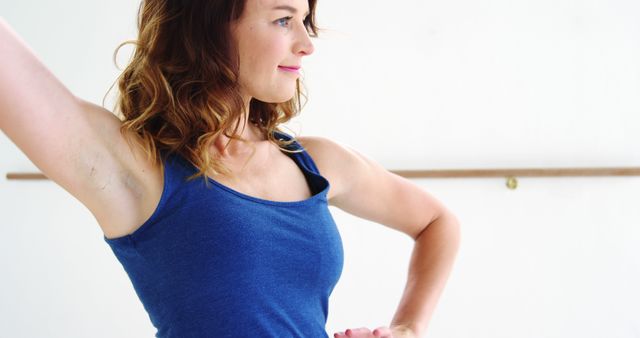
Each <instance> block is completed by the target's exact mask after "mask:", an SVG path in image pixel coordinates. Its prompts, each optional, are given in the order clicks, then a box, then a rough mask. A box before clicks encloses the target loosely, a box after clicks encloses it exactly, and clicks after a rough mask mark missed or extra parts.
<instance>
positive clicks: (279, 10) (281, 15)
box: [232, 0, 313, 103]
mask: <svg viewBox="0 0 640 338" xmlns="http://www.w3.org/2000/svg"><path fill="white" fill-rule="evenodd" d="M246 1H247V3H246V5H245V8H244V13H242V16H241V17H240V19H239V20H238V21H237V22H234V23H233V24H232V34H233V37H234V39H235V41H236V46H238V52H239V54H240V79H239V81H240V85H241V87H242V91H243V95H244V96H245V97H246V98H250V97H255V98H256V99H258V100H260V101H263V102H269V103H280V102H286V101H288V100H290V99H291V98H292V97H293V96H294V94H295V90H296V79H297V78H298V77H299V76H300V73H299V72H300V70H297V71H295V70H293V71H291V70H287V69H286V68H283V66H289V67H301V66H302V57H303V56H306V55H310V54H311V53H313V44H312V43H311V40H310V37H309V34H308V33H307V30H306V28H305V26H304V23H303V21H304V19H305V17H306V16H307V12H308V10H309V6H308V3H307V0H246ZM287 7H289V8H290V9H287ZM289 17H290V18H289Z"/></svg>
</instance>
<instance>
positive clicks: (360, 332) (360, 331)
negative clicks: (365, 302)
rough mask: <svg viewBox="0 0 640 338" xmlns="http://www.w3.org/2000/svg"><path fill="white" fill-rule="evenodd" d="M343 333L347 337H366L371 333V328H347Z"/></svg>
mask: <svg viewBox="0 0 640 338" xmlns="http://www.w3.org/2000/svg"><path fill="white" fill-rule="evenodd" d="M344 333H345V334H346V335H347V337H367V335H369V334H371V330H369V329H368V328H366V327H361V328H357V329H347V331H345V332H344Z"/></svg>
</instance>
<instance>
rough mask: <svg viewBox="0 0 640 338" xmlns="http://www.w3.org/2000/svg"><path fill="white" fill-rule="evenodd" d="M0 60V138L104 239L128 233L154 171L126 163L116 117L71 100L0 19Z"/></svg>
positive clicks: (128, 155)
mask: <svg viewBox="0 0 640 338" xmlns="http://www.w3.org/2000/svg"><path fill="white" fill-rule="evenodd" d="M0 56H1V60H2V61H1V62H0V130H2V132H4V133H5V134H6V135H7V136H8V137H9V139H11V141H12V142H13V143H15V144H16V145H17V146H18V148H20V150H21V151H22V152H24V153H25V154H26V155H27V157H28V158H29V159H30V160H31V161H32V162H33V163H34V164H35V165H36V166H37V167H38V168H39V169H40V170H42V172H43V173H44V174H45V175H46V176H47V177H49V178H50V179H51V180H52V181H54V182H55V183H57V184H58V185H60V186H61V187H63V188H64V189H65V190H67V191H68V192H69V193H71V194H72V195H73V196H74V197H76V198H77V199H78V200H79V201H80V202H82V203H83V204H84V205H85V206H86V207H87V208H89V209H90V210H91V212H92V213H93V214H94V216H96V218H97V220H98V221H99V223H100V225H101V226H102V227H103V230H105V233H106V232H107V231H110V232H112V233H116V232H118V230H117V229H121V230H122V229H123V228H124V227H131V225H132V224H131V222H134V220H137V219H140V218H141V217H143V216H141V215H137V214H136V212H137V211H138V210H140V208H139V207H140V203H141V200H142V197H143V196H145V195H146V194H145V193H146V190H147V188H146V187H147V186H148V185H146V184H145V182H148V181H149V179H150V177H148V175H149V173H150V171H153V170H154V169H153V168H152V167H151V164H149V163H146V162H145V160H146V158H145V157H144V156H137V154H138V153H137V152H136V155H135V156H134V152H135V151H136V150H135V149H136V148H137V147H129V145H128V144H127V142H126V140H125V137H124V136H123V135H122V134H121V133H120V131H119V128H120V126H121V121H120V120H119V119H118V117H116V116H115V115H114V114H113V113H111V112H110V111H108V110H106V109H104V108H102V107H100V106H97V105H95V104H92V103H90V102H86V101H84V100H81V99H79V98H77V97H76V96H74V95H73V94H72V93H71V92H70V91H69V90H68V89H67V88H66V87H65V86H64V85H63V84H62V83H61V82H60V81H59V80H58V79H57V78H56V77H55V76H54V75H53V74H52V73H51V72H50V71H49V70H48V69H47V68H46V67H45V65H44V64H43V63H42V62H41V61H40V60H39V59H38V58H37V57H36V55H35V54H34V53H33V51H32V50H31V49H30V48H29V47H28V46H27V45H26V43H25V42H24V41H23V40H22V39H21V38H20V37H19V36H18V34H17V33H16V32H15V31H13V30H12V29H11V27H10V26H9V25H8V24H7V23H6V22H5V21H4V19H2V18H0ZM127 137H130V136H127ZM139 154H142V153H141V152H140V153H139ZM145 171H146V173H147V175H146V176H145V175H144V174H143V173H144V172H145ZM156 177H157V175H156ZM116 211H117V212H116ZM105 227H106V228H108V229H106V228H105Z"/></svg>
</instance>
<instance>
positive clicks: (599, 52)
mask: <svg viewBox="0 0 640 338" xmlns="http://www.w3.org/2000/svg"><path fill="white" fill-rule="evenodd" d="M137 5H138V4H137V2H136V1H124V0H117V1H110V2H89V1H79V0H60V1H56V2H45V1H41V0H40V1H36V0H22V1H20V2H10V1H8V0H2V2H0V15H1V16H2V17H3V18H4V19H5V20H6V21H7V22H9V24H10V25H11V26H12V27H13V28H14V29H15V30H16V31H17V32H18V33H19V34H20V35H21V36H22V37H23V38H24V39H25V40H26V41H27V43H28V44H29V45H30V46H31V47H32V48H33V49H34V51H35V52H36V54H37V55H38V56H39V57H40V58H41V59H42V60H43V62H44V63H45V64H46V65H47V66H48V67H49V68H50V69H51V70H52V71H53V72H54V73H55V74H56V75H57V76H58V77H59V78H60V79H61V80H62V82H63V83H65V85H67V86H68V87H69V88H70V89H71V91H72V92H74V93H75V94H76V95H78V96H80V97H82V98H85V99H87V100H90V101H93V102H95V103H98V104H100V103H101V100H102V97H103V95H104V93H105V92H106V91H107V89H108V88H109V86H110V85H111V83H112V82H113V81H114V80H115V78H116V77H117V75H118V73H119V71H118V70H117V69H116V68H115V66H114V65H113V63H112V61H111V60H112V53H113V50H114V48H115V47H116V46H117V45H118V43H120V42H121V41H123V40H126V39H132V38H135V14H136V11H137ZM638 13H640V3H638V2H637V1H632V0H626V1H623V0H613V1H612V0H607V1H605V0H594V1H569V0H555V1H550V0H546V1H541V0H536V1H534V0H521V1H507V0H502V1H471V0H464V1H446V2H434V1H418V0H411V1H408V0H407V1H396V2H389V1H379V0H376V1H374V0H368V1H338V0H330V1H329V0H321V1H320V2H319V5H318V17H319V24H320V25H321V26H323V27H325V28H328V29H329V31H327V32H326V33H325V35H324V36H323V37H322V38H320V39H318V40H316V41H315V46H316V51H315V54H314V55H313V56H311V57H309V58H307V59H306V60H305V61H304V68H305V80H306V84H307V88H308V89H309V99H310V101H309V102H308V104H307V106H306V107H305V109H304V111H303V113H302V116H300V117H299V118H298V119H297V120H296V121H294V122H292V123H291V124H290V127H291V128H292V129H293V130H295V131H298V132H299V133H300V134H303V135H322V136H325V137H329V138H331V139H334V140H336V141H339V142H342V143H344V144H347V145H349V146H351V147H353V148H355V149H357V150H358V151H360V152H362V153H364V154H366V155H368V156H370V157H371V158H373V159H375V160H376V161H378V162H380V163H381V164H382V165H384V166H385V167H387V168H388V169H440V168H518V167H577V166H603V167H613V166H640V152H638V144H639V141H640V132H639V131H640V127H639V126H640V115H639V110H640V100H638V92H639V89H640V66H639V63H638V60H640V21H638V20H637V14H638ZM129 48H130V47H125V48H123V50H122V54H121V57H120V58H119V60H120V64H121V65H124V63H125V62H126V59H127V58H126V56H127V53H128V52H130V49H129ZM107 106H108V107H110V106H111V103H110V101H108V105H107ZM43 146H44V147H46V145H43ZM0 159H1V160H0V173H1V174H2V175H1V176H2V178H0V239H1V240H2V243H1V245H0V271H1V274H2V276H1V277H2V278H0V285H1V287H0V328H2V329H1V330H0V336H1V337H5V336H6V337H15V338H20V337H44V336H46V337H86V336H91V337H152V336H153V334H154V332H155V331H154V329H153V327H152V326H151V324H150V323H149V320H148V317H147V315H146V313H145V312H144V310H143V307H142V305H141V304H140V302H139V300H138V299H137V297H136V295H135V293H134V291H133V288H132V287H131V284H130V282H129V280H128V278H127V276H126V274H125V272H124V270H123V269H122V267H121V266H120V264H119V263H118V262H117V260H116V259H115V257H114V256H113V254H112V253H111V251H110V249H109V247H108V246H107V245H106V243H104V242H103V240H102V233H101V231H100V229H99V227H98V226H97V223H96V221H95V219H94V218H93V216H92V215H91V214H90V213H89V212H88V210H86V209H85V208H84V206H83V205H82V204H80V203H79V202H78V201H77V200H75V199H74V198H73V197H72V196H71V195H69V194H68V193H67V192H66V191H64V190H63V189H62V188H60V187H58V186H57V185H55V184H54V183H52V182H51V181H41V182H38V181H34V182H26V181H7V180H6V179H5V178H4V176H5V173H6V172H15V171H37V169H36V168H35V166H34V165H33V164H32V163H31V162H30V161H29V160H28V158H26V156H24V155H23V154H22V153H21V152H20V151H19V150H18V149H17V147H15V145H13V144H12V143H11V142H10V141H9V140H8V138H6V136H5V135H4V134H2V133H0ZM519 181H520V186H519V187H518V189H516V190H508V189H507V188H506V187H505V185H504V180H503V179H417V180H415V183H416V184H419V185H420V186H421V187H423V188H424V189H426V190H428V191H429V192H431V193H432V194H434V195H435V196H437V197H438V198H439V199H441V200H442V201H443V202H444V203H445V204H446V205H447V206H448V207H449V208H450V209H451V210H453V211H454V212H455V213H456V214H457V215H458V217H459V219H460V220H461V222H462V227H463V229H462V230H463V239H462V247H461V249H460V253H459V255H458V261H457V263H456V266H455V268H454V271H453V273H452V275H451V278H450V282H449V284H448V285H447V287H446V289H445V292H444V294H443V296H442V298H441V301H440V304H439V306H438V308H437V310H436V313H435V315H434V317H433V320H432V324H431V328H430V331H429V334H428V336H429V337H434V338H435V337H442V338H444V337H447V338H458V337H459V338H463V337H465V338H466V337H479V338H480V337H487V338H501V337H505V338H506V337H527V338H534V337H535V338H539V337H581V338H599V337H612V338H618V337H619V338H630V337H638V336H640V315H638V313H640V291H639V289H638V288H637V285H639V284H640V274H639V273H638V271H640V258H638V257H640V246H639V245H638V243H640V210H639V209H638V208H637V201H638V200H640V179H639V178H637V177H618V178H614V177H599V178H588V177H587V178H522V179H520V180H519ZM331 211H332V213H333V214H334V217H335V219H336V222H337V223H338V226H339V229H340V232H341V235H342V238H343V242H344V246H345V268H344V271H343V274H342V278H341V280H340V282H339V284H338V285H337V287H336V289H335V291H334V294H333V296H332V298H331V307H330V311H329V321H328V323H327V331H328V333H329V334H332V333H333V332H335V331H338V330H344V329H346V328H348V327H360V326H369V327H376V326H380V325H385V324H388V322H389V321H390V320H391V317H392V316H393V313H394V311H395V307H396V305H397V302H398V301H399V297H400V294H401V292H402V288H403V286H404V281H405V280H404V278H405V276H406V268H407V264H408V258H409V255H410V250H411V244H412V243H411V241H410V240H409V238H408V237H407V236H405V235H403V234H400V233H398V232H395V231H392V230H389V229H388V228H385V227H383V226H380V225H379V224H375V223H372V222H368V221H365V220H362V219H358V218H356V217H354V216H351V215H349V214H346V213H344V212H342V211H341V210H339V209H335V208H333V207H332V209H331ZM375 271H383V273H382V275H374V272H375Z"/></svg>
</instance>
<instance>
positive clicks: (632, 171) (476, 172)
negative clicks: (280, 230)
mask: <svg viewBox="0 0 640 338" xmlns="http://www.w3.org/2000/svg"><path fill="white" fill-rule="evenodd" d="M389 171H390V172H392V173H394V174H396V175H400V176H403V177H405V178H464V177H466V178H473V177H568V176H640V167H629V168H540V169H532V168H529V169H443V170H389ZM7 179H8V180H48V179H49V178H47V177H46V176H45V175H44V174H42V173H7Z"/></svg>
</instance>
